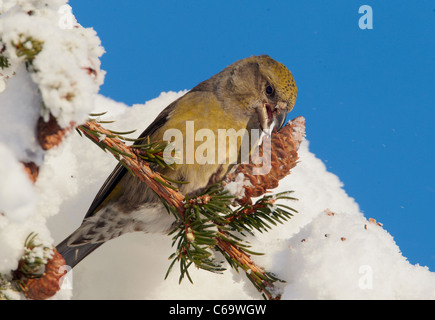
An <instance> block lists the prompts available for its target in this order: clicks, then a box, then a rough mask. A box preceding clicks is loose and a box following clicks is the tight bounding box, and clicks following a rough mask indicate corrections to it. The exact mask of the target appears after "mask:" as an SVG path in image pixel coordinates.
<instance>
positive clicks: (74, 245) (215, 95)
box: [57, 55, 297, 267]
mask: <svg viewBox="0 0 435 320" xmlns="http://www.w3.org/2000/svg"><path fill="white" fill-rule="evenodd" d="M296 94H297V89H296V85H295V82H294V79H293V76H292V74H291V73H290V71H289V70H288V69H287V68H286V67H285V66H284V65H283V64H281V63H279V62H277V61H275V60H273V59H272V58H270V57H269V56H266V55H262V56H252V57H249V58H246V59H243V60H239V61H236V62H235V63H233V64H232V65H230V66H228V67H227V68H225V69H224V70H222V71H221V72H219V73H218V74H216V75H214V76H213V77H211V78H210V79H208V80H206V81H203V82H201V83H200V84H198V85H197V86H196V87H194V88H193V89H192V90H190V91H189V92H188V93H186V94H185V95H184V96H182V97H180V98H179V99H177V100H176V101H174V102H173V103H171V104H170V105H169V106H168V107H167V108H166V109H164V110H163V111H162V112H161V113H160V114H159V116H158V117H157V118H156V119H155V120H154V122H152V123H151V125H150V126H148V128H147V129H146V130H145V131H144V132H143V133H142V134H141V136H140V137H145V136H148V137H149V138H150V140H151V141H156V142H159V141H163V138H164V135H165V132H167V131H168V130H171V129H172V130H173V129H176V130H178V131H179V132H181V134H182V136H183V137H184V138H186V135H187V131H186V130H187V129H186V128H187V126H186V124H187V123H191V124H192V125H193V126H194V130H195V132H202V131H200V130H202V129H204V130H207V132H209V133H212V134H213V135H214V136H215V137H217V138H216V139H215V141H214V145H215V147H216V148H217V147H218V145H219V139H220V138H219V130H231V129H234V130H235V131H239V130H246V132H247V134H248V135H249V134H250V132H252V130H253V129H258V130H263V131H267V130H268V129H270V127H271V125H272V123H274V124H275V126H277V127H278V128H279V127H281V126H282V125H283V123H284V121H285V116H286V114H287V113H288V112H290V111H291V110H292V108H293V106H294V104H295V100H296ZM204 130H203V131H204ZM201 143H202V141H195V140H194V141H193V142H191V144H192V145H187V146H186V148H184V149H183V152H182V154H181V155H180V156H181V159H180V160H181V161H180V163H178V164H175V165H174V169H175V170H170V169H161V168H158V167H156V168H154V169H155V170H158V171H161V172H162V173H163V174H164V175H166V176H168V177H170V178H172V179H174V180H177V181H184V182H188V183H185V184H180V185H179V186H178V187H179V190H180V192H181V193H182V194H190V195H194V194H195V193H197V192H199V191H201V190H203V189H204V188H206V187H207V186H208V185H210V184H212V183H215V182H217V181H220V180H222V179H223V178H224V176H225V175H226V174H227V172H228V171H229V170H230V169H231V167H232V166H233V165H234V164H233V163H231V161H226V160H229V159H230V158H231V157H233V156H236V157H239V158H240V152H241V148H240V143H239V142H238V143H239V144H238V145H237V148H235V149H232V150H233V151H231V150H230V149H228V150H226V152H225V153H223V154H220V156H221V158H218V155H217V153H216V157H215V158H214V159H215V160H216V161H211V163H198V162H197V161H194V162H193V163H189V161H187V159H188V157H189V156H192V155H191V154H189V152H192V150H196V148H198V147H199V146H200V145H201ZM186 149H189V152H187V150H186ZM234 150H235V151H234ZM234 152H236V153H238V154H232V153H234ZM173 222H174V218H173V217H172V215H169V214H168V213H167V212H166V211H165V209H164V206H163V205H162V204H161V201H160V200H159V199H158V198H157V196H156V194H155V193H154V192H153V191H151V190H150V189H149V188H148V187H147V185H146V184H144V183H142V182H141V181H140V180H139V179H138V178H137V177H134V176H132V175H131V174H130V173H129V172H128V171H127V170H126V169H125V168H124V167H123V166H121V165H118V166H117V167H116V168H115V170H114V171H113V172H112V173H111V175H110V176H109V177H108V179H107V180H106V182H105V183H104V185H103V186H102V188H101V189H100V191H99V192H98V194H97V196H96V197H95V200H94V201H93V203H92V204H91V206H90V208H89V210H88V213H87V214H86V216H85V219H84V221H83V223H82V225H81V226H80V227H79V228H78V229H77V230H76V231H75V232H73V234H71V235H70V236H69V237H68V238H67V239H65V240H64V241H63V242H62V243H61V244H59V245H58V247H57V249H58V251H59V252H60V253H61V254H62V256H63V257H64V258H65V259H66V261H67V264H68V265H70V266H71V267H72V266H74V265H75V264H77V263H78V262H79V261H81V260H82V259H83V258H84V257H85V256H86V255H88V254H89V253H90V252H92V251H93V250H94V249H95V248H97V247H98V246H99V245H101V244H102V243H104V242H106V241H108V240H110V239H112V238H115V237H117V236H119V235H121V234H124V233H126V232H133V231H144V232H168V231H169V230H170V229H171V227H172V226H173Z"/></svg>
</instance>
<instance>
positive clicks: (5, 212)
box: [0, 0, 435, 299]
mask: <svg viewBox="0 0 435 320" xmlns="http://www.w3.org/2000/svg"><path fill="white" fill-rule="evenodd" d="M45 2H47V3H48V6H47V7H43V8H41V7H38V6H40V1H36V0H35V1H12V0H10V1H3V2H2V1H0V10H2V12H6V9H9V12H8V14H4V15H1V16H0V35H1V37H0V38H1V39H2V41H3V42H6V41H7V39H12V38H14V37H17V36H18V35H19V34H20V32H24V33H26V32H28V33H29V34H31V35H33V36H35V37H38V39H41V40H44V41H45V45H44V49H43V50H42V51H41V53H44V55H41V56H39V55H38V56H37V58H35V60H34V65H35V67H36V66H37V67H38V70H39V71H38V72H37V73H35V72H28V71H27V70H26V68H25V67H24V63H23V61H22V59H20V58H18V57H16V56H14V50H9V47H8V50H7V51H6V54H8V55H9V57H10V62H11V67H10V68H12V69H13V72H12V71H11V70H12V69H11V70H1V69H0V72H3V75H6V73H7V76H9V78H7V77H6V76H4V78H3V79H2V80H3V82H2V83H1V85H0V87H1V86H4V88H3V89H4V90H3V91H2V92H1V93H0V155H1V157H0V177H1V180H0V244H1V245H0V274H1V275H3V276H5V277H6V276H7V275H8V274H9V272H10V270H12V269H15V268H16V266H17V263H18V260H19V258H20V257H21V256H22V255H23V254H24V247H23V244H24V241H25V239H26V237H27V236H28V235H29V234H30V233H31V232H36V233H38V239H39V241H40V242H41V243H43V244H44V245H51V244H53V245H56V244H57V243H59V242H60V241H61V240H63V239H64V238H65V237H66V236H68V235H69V234H70V233H71V232H72V231H74V229H75V228H77V227H78V226H79V225H80V223H81V220H82V218H83V216H84V214H85V212H86V211H87V208H88V206H89V205H90V203H91V202H92V200H93V197H94V196H95V194H96V193H97V191H98V190H99V188H100V186H101V185H102V183H103V182H104V180H105V179H106V177H107V176H108V175H109V174H110V172H111V170H112V169H113V168H114V166H115V165H116V160H115V159H114V157H113V156H111V155H110V154H108V153H104V152H102V151H101V149H100V148H98V147H97V146H96V145H95V144H93V143H92V142H91V141H90V140H88V139H86V138H84V137H80V136H79V135H78V134H77V133H76V132H75V131H74V130H72V131H71V132H70V133H68V134H67V136H66V137H65V139H64V141H63V142H62V143H61V144H60V145H59V146H57V147H55V148H53V149H50V150H48V151H42V150H41V148H40V147H39V146H38V144H37V142H36V139H35V138H34V133H33V132H34V129H35V125H36V121H37V118H38V117H39V115H41V114H42V115H43V114H44V111H42V113H41V102H42V101H44V104H45V105H46V106H47V108H48V109H49V110H50V112H52V113H53V114H54V115H56V116H59V119H61V124H62V125H64V126H67V125H69V123H70V122H71V121H73V122H77V123H80V121H82V120H83V119H84V118H85V116H87V114H89V113H100V112H107V114H106V115H104V116H102V118H103V119H104V120H116V122H114V123H112V124H107V125H105V126H106V127H107V128H109V129H113V130H119V131H127V130H132V129H137V130H138V131H137V133H135V134H137V135H139V134H140V132H141V131H142V130H143V129H145V128H146V127H147V125H148V124H150V123H151V122H152V121H153V120H154V118H155V117H156V116H157V115H158V113H159V112H160V111H161V110H162V109H163V108H164V107H166V106H167V105H168V104H170V103H171V102H172V101H174V100H175V99H177V98H178V97H180V96H181V95H183V94H184V93H186V91H182V92H165V93H162V94H160V96H159V97H157V98H155V99H152V100H149V101H147V102H144V103H139V104H135V105H133V106H126V105H124V104H122V103H119V102H116V101H113V100H111V99H108V98H106V97H104V96H101V95H99V94H98V93H97V92H98V88H99V85H100V84H101V83H102V81H103V79H102V78H103V75H104V72H103V71H101V70H99V60H98V57H99V55H101V54H102V52H103V49H102V47H101V46H100V42H99V39H98V37H97V36H96V34H95V32H94V31H93V30H90V29H83V28H81V27H78V28H73V29H68V28H65V29H62V28H56V25H57V24H58V19H57V18H56V14H59V12H62V13H64V12H68V10H66V11H65V10H60V9H59V8H60V7H62V6H64V5H65V3H66V2H65V1H59V0H57V1H45ZM2 5H3V6H2ZM62 8H63V9H65V7H62ZM25 10H27V11H28V10H35V12H36V13H35V14H34V15H32V16H26V14H24V13H23V12H26V11H25ZM14 18H17V20H14ZM15 21H17V22H15ZM73 22H74V25H77V24H76V22H75V19H74V20H73ZM48 35H52V37H48ZM45 50H47V51H45ZM53 57H56V58H53ZM57 59H59V60H57ZM56 61H61V62H59V63H58V62H56ZM90 66H91V67H92V69H93V70H96V72H97V76H94V75H93V73H92V72H91V74H89V72H87V69H83V68H87V67H90ZM109 76H110V75H109ZM72 79H75V83H72V82H71V80H72ZM54 84H56V85H54ZM71 88H72V89H73V91H74V99H72V100H71V101H69V100H68V99H64V98H62V97H64V96H65V93H66V92H69V89H71ZM76 98H77V100H76ZM297 112H298V110H297V108H296V109H295V110H294V111H293V113H294V114H295V117H296V116H297V115H298V114H297ZM307 132H308V138H309V132H310V124H309V123H307ZM135 134H133V135H132V137H133V136H134V135H135ZM299 156H300V162H299V164H298V165H297V166H296V167H295V168H294V169H292V173H291V174H290V175H288V176H287V177H285V178H284V179H283V180H281V181H280V185H279V187H278V188H277V189H275V190H274V192H280V191H287V190H293V191H294V193H293V194H292V196H294V197H296V198H297V199H298V201H290V202H288V203H287V204H288V205H289V206H291V207H293V208H295V209H296V210H297V211H298V213H297V214H295V215H294V217H293V218H292V219H291V220H290V221H288V222H286V223H285V224H283V225H278V226H277V227H275V228H274V229H273V230H271V231H269V232H265V233H261V234H260V233H258V234H256V235H255V237H251V238H250V241H251V243H252V245H253V249H254V250H255V251H260V252H264V253H265V255H263V256H255V257H254V258H253V259H254V261H256V263H257V264H259V265H261V266H264V267H265V268H266V270H268V271H272V272H274V273H275V274H276V275H277V276H278V277H279V278H281V279H283V280H285V281H286V282H285V283H282V284H279V285H278V286H279V288H280V289H281V291H282V298H283V299H435V289H434V288H435V274H434V273H433V272H430V271H429V270H428V269H427V268H426V267H423V266H419V265H418V264H417V265H412V264H410V263H409V262H408V261H407V259H406V257H404V256H403V255H402V253H401V251H400V248H399V247H398V246H397V245H396V243H395V242H394V237H393V235H391V234H389V233H388V230H387V229H388V226H381V225H378V224H376V223H373V222H372V221H369V220H368V217H366V216H364V215H363V213H361V211H360V209H359V207H358V204H357V202H356V201H355V199H353V198H351V197H349V196H348V195H347V194H346V191H345V189H344V186H343V184H342V182H341V181H340V179H339V178H338V177H337V176H336V175H334V174H332V173H330V172H328V171H327V169H326V167H325V165H324V164H323V162H322V161H321V160H319V159H318V158H316V156H315V155H314V154H313V153H312V152H311V151H310V149H309V142H308V141H307V140H304V141H303V143H302V144H301V146H300V149H299ZM22 161H34V162H35V163H37V164H38V165H40V172H39V176H38V180H37V182H36V183H35V184H32V183H31V182H30V181H29V180H28V179H27V176H26V174H25V172H24V170H23V167H22V165H21V164H20V162H22ZM171 242H172V241H171V238H170V237H169V236H167V235H162V234H144V233H132V234H126V235H123V236H121V237H119V238H117V239H114V240H111V241H109V242H107V243H106V244H104V245H103V246H101V247H100V248H98V249H97V250H96V251H95V252H93V253H92V254H91V255H90V256H88V257H87V258H86V259H85V260H83V261H82V262H81V263H80V264H79V265H77V266H76V267H75V268H74V269H73V270H72V271H70V272H69V273H68V276H67V281H66V282H65V283H64V286H63V289H62V290H60V291H59V293H58V294H56V296H54V297H53V299H261V296H260V294H259V293H258V292H256V290H255V289H254V288H253V287H252V284H251V283H250V282H249V281H248V280H247V279H246V277H245V275H244V274H238V273H236V272H235V271H234V270H227V271H225V272H224V273H223V274H212V273H209V272H206V271H203V270H196V269H195V268H193V267H192V268H191V270H190V272H191V276H192V279H193V281H194V284H191V283H190V282H189V281H187V280H184V281H183V282H182V283H181V284H178V277H179V274H178V270H177V268H174V269H173V270H172V272H171V274H170V275H169V277H168V278H167V279H166V280H164V277H165V274H166V271H167V268H168V266H169V263H170V261H169V260H168V257H169V255H170V254H171V253H172V252H173V250H174V249H173V248H171ZM2 281H3V280H1V279H0V282H2ZM0 288H7V284H2V283H0ZM3 293H4V294H7V296H8V297H10V298H14V299H19V298H23V296H22V295H19V294H16V293H15V292H13V291H12V290H11V289H9V288H8V289H6V291H3ZM0 296H1V289H0Z"/></svg>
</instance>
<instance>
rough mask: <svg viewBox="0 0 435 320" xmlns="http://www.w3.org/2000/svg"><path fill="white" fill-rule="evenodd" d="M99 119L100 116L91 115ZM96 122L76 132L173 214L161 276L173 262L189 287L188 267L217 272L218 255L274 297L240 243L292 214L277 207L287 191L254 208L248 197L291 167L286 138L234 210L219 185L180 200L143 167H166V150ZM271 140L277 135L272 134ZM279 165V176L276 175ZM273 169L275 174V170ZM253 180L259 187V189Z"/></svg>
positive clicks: (267, 277) (292, 154) (270, 282)
mask: <svg viewBox="0 0 435 320" xmlns="http://www.w3.org/2000/svg"><path fill="white" fill-rule="evenodd" d="M100 115H102V114H99V115H93V116H100ZM299 120H300V119H299ZM101 123H103V122H102V121H97V120H89V121H87V122H86V123H85V124H84V125H81V126H78V127H77V130H78V131H79V132H80V133H81V134H83V135H85V136H86V137H88V138H89V139H91V140H92V141H93V142H94V143H96V144H97V145H99V146H100V147H101V148H102V149H103V150H105V151H109V152H110V153H112V154H113V155H114V156H115V158H116V159H117V160H118V161H120V163H122V164H123V165H124V166H125V167H126V168H127V169H128V170H129V171H130V172H131V173H132V174H134V175H136V176H137V177H139V178H140V179H141V180H142V181H143V182H145V183H146V184H147V185H148V186H149V187H150V188H151V189H152V190H154V191H155V192H156V193H157V194H158V195H159V196H160V197H161V199H162V202H163V203H164V204H165V206H166V208H167V209H168V211H169V212H171V213H173V214H174V216H175V218H176V219H177V220H178V225H177V226H176V227H175V228H174V229H173V230H172V232H171V233H170V235H172V240H173V243H172V245H173V246H174V247H175V248H176V251H175V252H174V253H173V254H172V255H171V256H170V257H169V259H171V260H172V262H171V263H170V266H169V268H168V271H167V273H166V277H167V276H168V275H169V273H170V272H171V270H172V269H173V267H174V265H175V263H176V262H178V263H179V267H180V278H179V281H180V282H181V281H182V280H183V279H184V278H185V277H187V278H188V279H189V281H191V282H193V280H192V278H191V276H190V274H189V271H188V270H189V267H190V266H192V265H195V266H196V267H197V268H200V269H204V270H207V271H210V272H214V273H222V272H223V271H224V270H225V267H224V266H223V261H217V260H216V258H215V257H214V252H220V253H221V254H222V255H223V257H224V258H225V259H226V260H227V261H228V263H229V265H230V266H231V267H232V268H234V269H235V270H239V269H242V270H243V271H244V272H245V273H246V275H247V277H248V279H249V280H250V281H251V282H252V283H253V285H254V286H255V287H256V288H257V289H258V290H259V291H260V292H262V294H263V296H264V297H265V298H267V299H276V298H279V293H278V292H277V291H276V288H275V287H274V283H275V282H276V281H281V280H279V279H278V278H277V277H275V276H274V275H273V274H271V273H269V272H266V271H265V270H264V269H263V268H261V267H259V266H257V265H256V264H255V263H254V262H253V260H252V259H251V255H253V254H254V255H258V254H260V253H257V252H254V251H252V250H251V249H250V245H249V243H247V242H246V241H245V240H243V236H244V233H243V232H249V233H250V234H252V233H253V231H254V230H257V231H259V232H264V231H267V230H268V229H271V228H272V226H273V225H276V224H277V223H283V222H284V221H287V220H288V219H289V218H291V216H292V212H296V210H294V209H293V208H291V207H288V206H286V205H284V204H280V203H279V202H278V200H282V199H285V200H295V198H293V197H291V196H290V193H289V192H284V193H279V194H277V195H265V196H263V197H262V198H261V199H259V200H257V201H256V203H255V204H252V203H251V200H250V196H251V195H252V196H258V195H259V191H258V187H260V188H262V189H261V192H262V193H264V192H266V191H267V188H268V187H270V186H272V187H274V183H275V181H276V180H278V179H280V178H282V177H283V176H285V175H286V174H288V173H289V170H290V168H292V167H294V166H295V165H296V161H297V152H296V149H297V147H296V142H293V140H290V143H289V141H288V140H286V138H285V137H284V138H283V137H279V138H278V139H275V140H272V147H274V148H275V150H273V148H272V168H273V170H272V172H271V173H269V175H266V176H264V177H260V178H262V179H259V178H258V177H256V179H255V181H251V182H254V183H253V186H254V188H257V189H253V190H254V192H252V190H251V192H249V191H250V189H249V188H245V189H246V191H247V193H248V197H245V199H244V201H239V203H240V205H239V207H238V208H236V209H235V208H234V206H233V205H234V200H236V199H235V196H234V195H231V194H229V192H228V191H227V190H225V189H224V184H223V183H218V184H216V185H213V186H211V187H209V188H208V189H207V190H205V191H203V192H202V193H201V194H199V195H197V196H196V197H193V198H189V197H184V196H183V195H181V194H180V193H179V192H178V191H177V190H176V188H174V187H173V186H172V184H171V183H170V181H168V180H166V178H165V177H163V176H162V175H160V174H159V173H157V172H154V171H152V170H151V169H150V167H149V164H148V162H154V163H157V164H159V165H163V166H165V165H166V164H165V163H164V161H163V158H159V157H161V156H162V152H163V150H164V148H165V147H166V145H165V144H150V142H149V140H147V141H145V142H144V141H137V140H135V139H128V140H127V139H126V138H125V137H123V135H125V134H129V133H132V132H131V131H130V132H114V131H110V130H107V129H105V128H103V127H102V126H101V125H100V124H101ZM303 125H304V123H303ZM286 127H287V131H285V130H284V131H283V132H285V133H283V134H281V136H284V135H288V134H289V131H288V130H289V129H288V128H290V127H291V126H286ZM290 130H291V129H290ZM274 136H275V137H276V136H278V134H277V133H276V132H274ZM300 139H302V136H301V138H300ZM143 140H145V139H143ZM125 141H134V142H135V144H133V145H132V146H126V145H125ZM276 149H278V150H276ZM280 151H281V153H279V152H280ZM277 154H278V155H277ZM161 162H163V163H161ZM284 165H285V170H284V173H283V174H282V173H281V174H280V173H279V172H282V171H283V170H282V169H283V166H284ZM277 167H279V168H278V169H280V170H277ZM252 169H253V166H252V165H251V166H250V165H240V166H239V170H238V171H237V173H240V172H242V173H244V174H246V175H247V177H248V178H252V177H250V176H249V174H250V173H251V172H252ZM229 181H231V177H228V179H227V180H226V182H227V183H228V182H229ZM258 181H260V182H261V183H262V184H263V185H259V183H258ZM270 181H272V183H271V182H270ZM256 182H257V184H256ZM267 183H268V184H267ZM265 184H266V186H265ZM251 186H252V184H251ZM260 195H261V193H260ZM238 200H240V199H238ZM166 277H165V278H166Z"/></svg>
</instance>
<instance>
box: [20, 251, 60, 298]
mask: <svg viewBox="0 0 435 320" xmlns="http://www.w3.org/2000/svg"><path fill="white" fill-rule="evenodd" d="M53 251H54V254H53V257H52V258H51V259H50V260H49V261H48V263H47V264H46V265H45V272H44V273H43V275H42V277H40V278H35V279H28V280H27V281H25V283H24V284H23V286H22V288H23V293H24V295H25V296H26V298H27V299H32V300H45V299H48V298H50V297H52V296H54V294H55V293H56V292H58V291H59V290H60V286H61V283H60V282H61V278H62V277H63V276H64V275H65V274H66V269H65V268H64V266H65V260H64V259H63V257H62V256H61V255H60V253H58V252H57V251H56V249H55V248H53Z"/></svg>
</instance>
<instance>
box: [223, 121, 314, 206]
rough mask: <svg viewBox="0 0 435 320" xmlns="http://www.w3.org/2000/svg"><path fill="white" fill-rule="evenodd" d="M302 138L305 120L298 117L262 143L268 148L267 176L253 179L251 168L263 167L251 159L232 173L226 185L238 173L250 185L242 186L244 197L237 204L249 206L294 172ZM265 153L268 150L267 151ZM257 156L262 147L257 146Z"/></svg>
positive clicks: (233, 179) (258, 176) (256, 176)
mask: <svg viewBox="0 0 435 320" xmlns="http://www.w3.org/2000/svg"><path fill="white" fill-rule="evenodd" d="M304 136H305V118H304V117H301V116H299V117H297V118H295V119H293V120H292V121H289V122H288V123H287V124H286V125H285V126H284V127H283V128H281V130H280V131H279V132H277V131H276V130H274V131H273V133H272V136H271V139H263V143H270V144H271V148H270V151H271V155H270V157H269V156H267V155H263V159H264V160H268V159H270V166H271V169H270V171H269V172H268V173H267V174H264V175H254V174H253V170H254V168H256V167H257V168H261V166H264V164H262V163H260V164H259V165H255V164H253V163H255V159H254V161H252V160H253V159H251V161H250V163H249V164H241V165H239V166H238V167H237V168H236V169H235V170H234V171H233V172H231V173H230V174H229V175H228V176H227V178H226V180H225V182H226V183H230V182H232V181H235V180H236V178H237V177H238V176H239V174H240V173H242V174H243V175H244V179H245V181H246V180H248V181H249V182H250V184H248V185H244V186H243V188H244V189H245V192H244V196H243V197H242V198H238V199H237V201H238V202H239V203H240V204H248V203H252V200H251V197H259V196H261V195H263V194H264V193H266V192H267V190H268V189H274V188H276V187H277V186H278V183H279V180H281V179H282V178H284V177H285V176H286V175H288V174H289V173H290V170H291V169H292V168H294V167H295V166H296V164H297V161H298V159H299V157H298V153H297V150H298V149H299V146H300V144H301V142H302V140H303V138H304ZM266 149H267V148H266ZM259 154H260V155H261V154H263V146H260V153H259Z"/></svg>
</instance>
